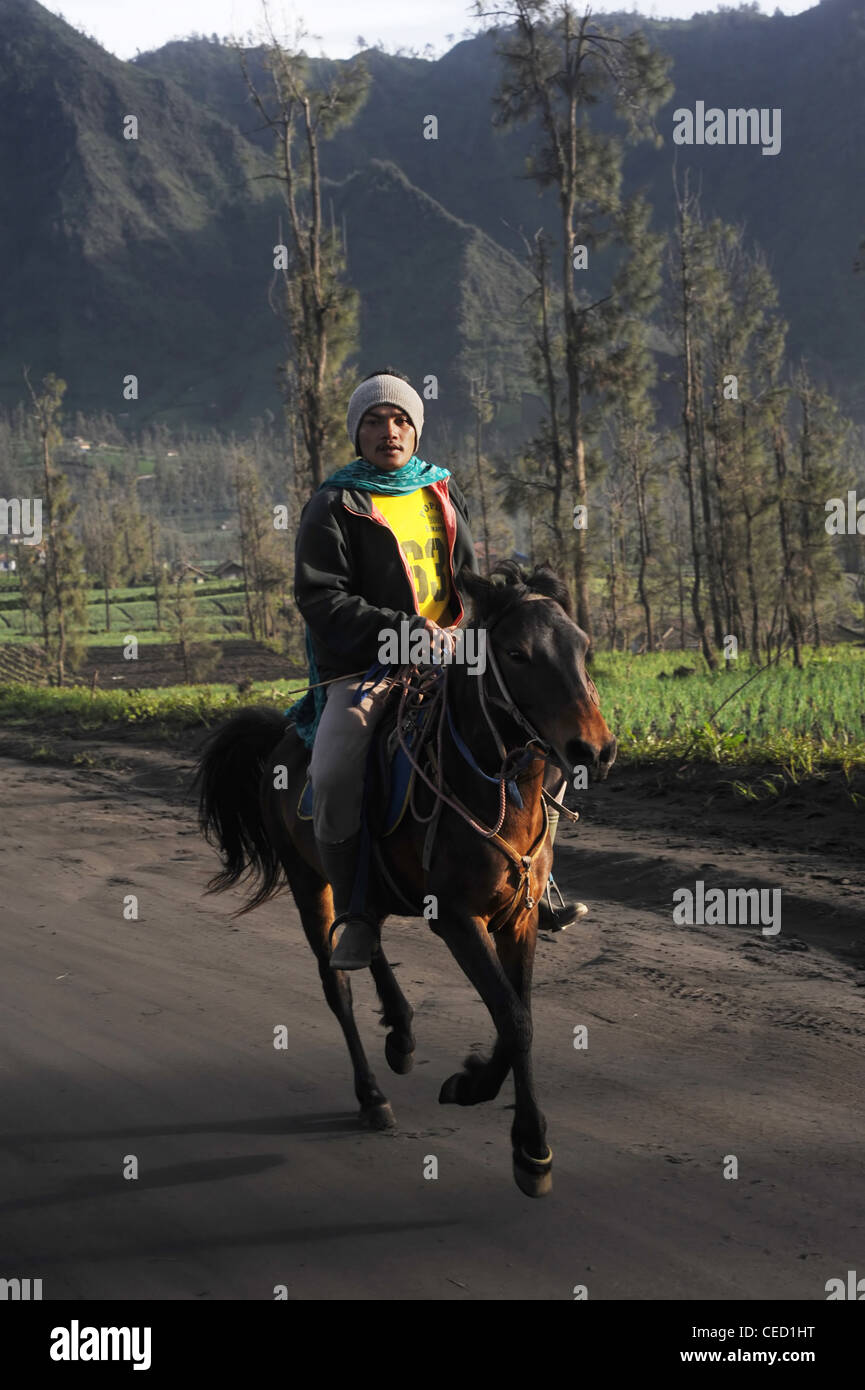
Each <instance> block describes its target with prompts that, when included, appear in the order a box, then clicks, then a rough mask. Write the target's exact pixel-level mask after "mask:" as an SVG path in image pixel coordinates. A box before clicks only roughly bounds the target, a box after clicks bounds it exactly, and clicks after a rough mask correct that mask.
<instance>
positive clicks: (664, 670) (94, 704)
mask: <svg viewBox="0 0 865 1390" xmlns="http://www.w3.org/2000/svg"><path fill="white" fill-rule="evenodd" d="M684 659H686V658H684V657H683V654H682V653H681V652H671V653H661V654H652V655H650V656H639V657H635V656H627V655H620V654H610V653H603V654H601V655H599V656H598V658H597V661H596V664H595V666H594V667H593V672H592V674H593V677H594V680H595V682H596V684H597V686H598V690H599V693H600V698H601V709H602V710H603V713H604V715H605V717H606V719H607V722H608V724H609V725H610V728H611V729H612V731H613V733H614V734H615V735H616V737H617V739H618V741H619V750H620V752H619V757H620V760H621V761H622V762H642V763H656V762H657V763H660V762H666V763H681V762H683V761H688V762H702V763H711V764H728V765H743V766H744V765H749V764H750V765H757V764H772V765H775V766H777V767H779V768H780V769H782V770H785V771H786V772H787V773H788V774H789V775H790V776H792V777H793V778H794V779H795V778H797V777H799V776H807V775H810V774H813V773H819V772H821V771H822V770H824V769H828V768H836V769H842V770H843V771H844V772H845V773H849V772H850V771H851V770H853V769H856V770H859V771H861V770H862V769H865V713H863V701H862V691H863V685H865V651H862V650H860V649H858V648H855V647H848V646H836V647H832V648H823V649H821V650H820V651H819V652H814V651H808V652H806V664H805V668H804V670H801V671H797V670H795V669H794V668H793V667H792V665H791V664H790V658H789V656H787V657H784V658H783V659H782V662H781V664H780V665H779V666H773V667H770V668H769V669H768V670H764V671H762V672H759V674H754V673H755V672H756V670H757V668H756V667H753V666H750V665H749V664H748V662H747V661H739V662H731V663H730V664H729V669H725V670H722V671H718V672H716V673H714V674H709V673H708V672H705V671H703V672H699V671H698V672H697V673H696V674H694V675H689V676H686V677H684V678H676V677H673V676H672V675H669V674H668V673H670V672H672V671H673V669H674V668H675V667H676V666H680V665H682V663H683V660H684ZM687 659H688V660H689V661H690V664H692V665H697V663H698V658H696V657H695V656H694V654H693V653H690V654H687ZM665 675H666V678H665ZM751 675H754V679H753V680H751V681H750V683H749V684H747V685H744V683H745V682H746V681H748V679H749V676H751ZM743 685H744V688H743V689H739V687H741V686H743ZM301 689H302V684H301V683H300V682H298V681H296V680H283V681H275V682H274V681H259V682H256V683H255V684H254V685H253V686H252V687H251V688H250V689H249V690H248V691H246V692H245V693H244V694H243V695H240V694H238V692H237V690H236V688H235V687H234V686H231V685H227V684H222V685H220V684H213V685H201V686H171V687H166V688H164V689H160V690H130V691H121V690H109V691H99V690H96V691H95V692H94V693H93V694H91V692H90V691H89V690H87V689H72V690H56V689H42V688H39V689H36V688H33V687H30V686H23V685H18V686H15V685H6V686H0V721H2V722H3V724H5V725H6V726H7V727H9V726H14V725H27V726H29V727H33V726H34V725H36V726H40V727H44V728H46V729H49V728H50V729H54V730H59V729H64V728H68V729H74V730H82V729H94V730H95V729H99V728H102V727H107V726H113V725H118V724H120V725H123V724H129V725H135V726H138V727H148V728H151V729H153V731H154V732H155V733H159V732H160V731H169V730H171V731H175V732H177V731H180V730H183V729H191V728H200V727H202V726H208V725H211V724H213V723H215V722H218V721H219V720H221V719H222V718H224V717H225V716H226V715H228V714H229V713H231V712H232V711H234V710H236V709H239V708H241V707H243V706H244V705H250V704H269V705H272V706H273V707H274V708H284V707H285V706H286V705H287V704H289V703H290V702H291V700H292V698H294V697H295V695H296V693H297V692H298V691H299V690H301ZM737 691H738V693H734V692H737ZM728 696H732V697H733V698H731V699H730V700H729V701H728V703H726V704H724V705H723V708H719V707H720V706H721V705H722V704H723V702H724V701H725V700H727V697H728Z"/></svg>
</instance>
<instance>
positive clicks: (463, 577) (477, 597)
mask: <svg viewBox="0 0 865 1390" xmlns="http://www.w3.org/2000/svg"><path fill="white" fill-rule="evenodd" d="M460 583H461V584H462V586H463V587H464V588H465V590H466V592H467V593H468V594H469V596H470V597H471V598H472V599H473V601H474V605H475V609H476V612H477V617H478V619H480V620H483V622H485V623H492V622H494V621H495V620H496V619H498V618H501V617H502V616H503V615H504V614H505V613H507V611H508V610H509V609H510V608H513V607H514V605H515V604H517V603H522V602H523V600H524V599H527V598H529V597H530V595H532V594H543V596H544V597H545V598H551V599H555V601H556V603H558V604H559V605H560V606H561V607H562V608H563V609H564V611H565V612H566V613H567V615H568V617H569V618H573V608H572V604H571V596H570V593H569V592H568V587H567V585H566V584H565V583H564V581H563V580H562V579H560V578H559V576H558V575H557V574H556V573H555V571H554V570H552V569H550V567H549V565H538V566H536V567H535V569H533V570H531V571H529V570H525V569H523V568H522V566H521V565H518V564H517V562H516V561H515V560H501V561H500V562H499V563H498V564H497V565H496V567H495V569H494V570H493V571H492V573H491V574H490V576H489V578H488V579H487V578H485V577H484V576H483V575H480V574H475V573H474V571H472V570H467V569H463V570H462V572H461V574H460Z"/></svg>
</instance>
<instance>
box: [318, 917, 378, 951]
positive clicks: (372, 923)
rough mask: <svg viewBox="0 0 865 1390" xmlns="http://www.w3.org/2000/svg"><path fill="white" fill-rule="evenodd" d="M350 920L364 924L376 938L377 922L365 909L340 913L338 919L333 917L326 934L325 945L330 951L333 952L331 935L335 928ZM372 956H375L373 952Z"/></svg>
mask: <svg viewBox="0 0 865 1390" xmlns="http://www.w3.org/2000/svg"><path fill="white" fill-rule="evenodd" d="M352 920H353V921H355V922H356V921H358V920H360V921H363V922H366V924H367V926H368V927H370V928H371V930H372V932H373V935H374V936H378V921H377V920H376V919H375V918H374V917H373V916H372V914H371V913H369V912H367V911H366V909H365V908H361V909H360V911H358V912H341V913H340V914H339V916H338V917H334V919H333V922H332V923H331V926H330V930H329V932H328V933H327V944H328V946H329V947H330V949H331V950H333V934H334V932H335V931H336V929H337V927H341V926H343V925H344V924H345V923H346V922H348V921H352ZM373 955H375V952H373Z"/></svg>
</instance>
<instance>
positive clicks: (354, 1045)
mask: <svg viewBox="0 0 865 1390" xmlns="http://www.w3.org/2000/svg"><path fill="white" fill-rule="evenodd" d="M283 863H284V865H285V871H286V874H287V875H288V878H289V884H290V886H291V891H292V893H293V895H294V900H295V902H296V904H297V908H298V911H299V912H300V920H301V922H302V923H303V930H304V932H305V933H306V939H307V941H308V942H309V944H310V946H311V947H312V950H313V953H314V955H315V958H316V960H317V961H318V975H319V979H320V980H321V986H322V989H323V990H324V997H325V999H326V1000H327V1002H328V1004H329V1005H330V1008H331V1010H332V1011H333V1013H334V1014H335V1015H336V1017H337V1020H338V1022H339V1026H340V1028H341V1029H342V1032H343V1036H344V1037H345V1041H346V1045H347V1046H348V1052H349V1056H350V1057H351V1062H352V1066H353V1067H354V1093H355V1095H356V1096H357V1099H358V1102H359V1104H360V1122H361V1124H362V1125H364V1126H365V1127H366V1128H368V1129H392V1128H393V1126H394V1124H395V1123H396V1122H395V1120H394V1117H393V1111H392V1110H391V1108H390V1104H389V1102H388V1099H387V1096H385V1095H384V1093H383V1092H382V1091H381V1090H379V1087H378V1084H377V1083H376V1079H375V1076H374V1075H373V1072H372V1070H371V1068H370V1065H369V1062H368V1061H367V1059H366V1053H365V1052H364V1050H363V1043H362V1042H361V1040H360V1034H359V1033H358V1031H357V1024H356V1023H355V1019H354V1011H353V1009H352V999H351V981H350V979H349V977H348V974H347V973H346V971H344V970H331V968H330V954H331V948H330V943H329V941H328V932H329V930H330V925H331V923H332V921H333V916H334V912H333V898H332V896H331V892H330V886H329V885H328V884H326V883H324V882H323V880H322V879H321V878H320V876H319V875H318V874H317V873H316V872H315V870H314V869H312V868H311V867H310V866H309V865H307V864H306V862H305V861H300V860H299V858H298V859H294V858H292V860H291V862H290V864H289V863H286V862H285V859H284V860H283Z"/></svg>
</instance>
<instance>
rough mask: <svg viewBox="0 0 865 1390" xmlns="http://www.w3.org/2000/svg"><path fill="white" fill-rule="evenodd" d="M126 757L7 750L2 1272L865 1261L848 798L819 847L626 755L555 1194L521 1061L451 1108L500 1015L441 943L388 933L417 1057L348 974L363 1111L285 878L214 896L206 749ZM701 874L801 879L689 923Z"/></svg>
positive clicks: (568, 862) (791, 1278) (256, 1288)
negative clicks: (75, 765) (378, 1126)
mask: <svg viewBox="0 0 865 1390" xmlns="http://www.w3.org/2000/svg"><path fill="white" fill-rule="evenodd" d="M112 753H116V755H117V758H118V761H119V762H120V763H122V764H123V765H124V766H123V768H122V769H119V770H111V771H100V770H95V769H91V770H87V771H84V770H70V769H69V768H64V767H48V766H37V765H32V764H26V763H23V762H17V761H15V760H12V759H8V758H4V759H2V760H0V768H2V779H0V815H2V824H3V830H4V835H3V840H2V846H0V881H2V898H3V901H4V903H5V907H4V911H3V914H2V928H0V1008H2V1015H0V1016H2V1046H0V1068H2V1073H3V1078H4V1080H3V1104H2V1114H0V1246H2V1258H0V1264H2V1268H0V1274H3V1275H4V1276H7V1277H10V1276H14V1275H17V1276H19V1277H28V1276H29V1277H31V1278H41V1279H42V1280H43V1296H44V1298H46V1299H73V1298H75V1299H78V1298H84V1299H87V1298H116V1299H143V1298H164V1299H229V1298H230V1299H272V1298H273V1297H274V1288H275V1287H276V1286H278V1285H284V1286H285V1287H286V1289H287V1294H288V1297H289V1298H290V1299H308V1298H348V1299H422V1298H431V1299H457V1300H464V1299H472V1300H474V1299H497V1298H518V1299H539V1300H546V1299H571V1298H573V1297H574V1288H575V1286H578V1285H584V1286H585V1287H586V1289H587V1292H588V1297H589V1298H590V1299H621V1298H624V1299H675V1300H690V1299H700V1298H717V1299H756V1300H759V1299H764V1298H790V1299H817V1300H822V1299H825V1297H826V1295H825V1291H824V1288H825V1283H826V1281H827V1280H828V1279H830V1278H834V1277H841V1278H844V1277H846V1272H847V1270H849V1269H861V1268H862V1266H863V1261H865V1222H863V1215H865V1191H863V1177H862V1175H863V1157H865V1130H863V1110H865V1100H863V1094H865V1087H863V1073H865V1064H863V1043H865V989H863V988H862V986H863V985H865V968H863V967H865V885H863V876H862V873H861V831H858V832H857V834H858V836H859V838H860V850H859V856H858V857H859V864H858V865H857V863H856V861H855V858H854V855H853V852H852V851H853V846H854V839H853V831H852V829H850V828H846V827H850V826H852V825H853V824H854V823H855V817H848V818H847V820H846V821H845V822H844V825H843V826H842V827H841V828H840V829H839V828H838V827H836V826H835V825H834V823H833V824H832V825H831V826H830V825H829V823H828V822H827V823H826V825H824V826H823V829H822V836H823V838H822V841H821V840H820V831H821V826H820V824H818V822H816V821H813V820H811V819H810V817H811V816H812V812H813V808H812V809H811V810H809V809H806V810H804V811H802V812H801V815H800V818H799V820H798V821H797V822H796V825H797V826H798V827H799V830H797V829H796V828H795V827H792V826H791V825H788V826H787V830H786V833H783V832H784V827H783V826H782V825H781V824H780V822H772V823H770V821H769V820H767V819H766V818H765V817H764V818H763V819H762V821H761V820H760V817H759V816H758V815H756V814H754V813H751V814H750V815H749V816H743V817H740V818H739V820H735V819H733V820H732V821H731V818H730V817H729V816H719V815H717V814H716V811H715V809H713V807H712V806H710V807H709V808H708V809H706V810H705V811H704V812H703V813H700V814H699V815H698V811H699V807H700V803H699V801H698V799H695V798H694V797H693V796H692V797H691V798H690V799H689V798H688V796H686V795H684V794H683V795H680V796H673V797H670V796H659V795H654V794H653V787H652V785H651V779H648V780H647V779H646V778H643V779H640V778H637V777H634V776H630V777H629V776H628V774H627V773H622V774H621V776H620V779H619V782H618V786H619V787H620V790H619V791H616V790H615V784H614V783H613V782H611V783H609V784H607V786H606V787H605V788H602V789H599V791H598V792H597V793H596V795H595V799H594V800H593V801H591V802H590V801H589V799H588V797H587V798H586V803H585V805H586V809H585V812H584V818H583V820H582V822H581V824H580V826H579V827H577V828H576V829H575V830H573V831H572V830H570V829H568V830H563V833H562V836H561V839H560V845H561V849H560V850H557V863H556V868H557V874H558V876H559V879H560V881H562V882H563V883H564V884H565V885H568V886H570V887H571V888H572V889H574V890H577V891H578V892H579V896H580V897H582V898H583V899H584V900H586V901H587V902H588V903H589V904H590V908H591V911H590V915H589V916H588V917H587V918H585V919H584V920H583V922H582V923H581V924H580V925H579V926H577V927H575V928H573V929H572V930H571V931H569V932H568V933H566V934H564V935H562V936H558V937H555V938H550V939H548V940H542V941H541V942H540V945H539V951H538V960H537V965H536V971H535V996H534V998H535V1008H534V1013H535V1068H536V1075H537V1079H538V1087H539V1095H540V1099H541V1104H542V1106H543V1108H544V1110H545V1113H546V1115H547V1119H548V1123H549V1138H550V1142H551V1144H552V1147H553V1150H554V1154H555V1179H554V1181H555V1186H554V1191H553V1194H552V1196H551V1197H550V1198H548V1199H546V1200H544V1201H539V1202H532V1201H529V1200H528V1199H527V1198H525V1197H524V1196H523V1195H522V1194H521V1193H520V1192H519V1191H518V1190H517V1188H516V1187H515V1185H514V1183H513V1181H512V1178H511V1173H510V1149H509V1143H508V1128H509V1122H510V1112H509V1110H508V1109H507V1107H508V1105H509V1103H510V1100H511V1086H510V1082H508V1083H507V1084H506V1087H505V1089H504V1090H503V1092H502V1095H501V1096H500V1097H499V1099H498V1100H497V1101H495V1102H493V1103H491V1104H490V1105H487V1106H481V1107H478V1108H477V1109H469V1110H464V1109H457V1108H453V1107H441V1106H439V1105H438V1104H437V1095H438V1090H439V1086H440V1084H441V1082H442V1080H443V1079H444V1078H445V1077H446V1076H448V1075H449V1074H450V1073H451V1072H453V1071H454V1070H455V1069H456V1067H457V1065H458V1064H459V1063H460V1062H461V1060H462V1058H463V1057H464V1055H465V1054H466V1053H467V1052H468V1051H469V1050H470V1048H471V1047H472V1045H478V1044H480V1045H482V1046H485V1045H486V1043H487V1040H488V1039H489V1037H490V1032H491V1026H490V1023H489V1020H488V1017H487V1015H486V1012H485V1010H484V1009H483V1007H482V1005H481V1004H480V1002H479V1001H478V1000H477V999H476V997H475V996H474V993H473V991H472V989H471V987H470V986H469V985H468V983H467V982H466V981H465V980H464V978H463V977H462V975H461V974H460V972H459V970H458V969H457V967H456V965H455V964H454V962H453V961H452V960H451V959H450V957H449V956H448V955H447V953H446V950H445V948H444V947H443V946H442V944H441V943H440V942H439V941H438V940H436V938H434V937H433V936H432V935H430V934H429V932H428V930H427V929H426V928H425V927H424V925H423V924H422V923H420V922H409V921H403V920H398V919H392V920H391V921H390V922H389V924H388V925H387V927H386V945H387V949H388V953H389V956H390V958H391V960H392V961H393V962H399V966H398V974H399V977H400V979H401V981H402V983H403V987H404V988H405V990H406V993H407V995H408V997H409V999H410V1001H411V1002H412V1004H413V1006H414V1008H415V1010H416V1013H417V1027H416V1031H417V1035H418V1051H417V1055H416V1066H415V1069H414V1071H413V1073H412V1074H411V1075H409V1076H407V1077H397V1076H394V1075H392V1074H391V1073H390V1072H389V1070H388V1068H387V1066H386V1064H385V1061H384V1056H383V1050H382V1030H381V1029H380V1028H379V1026H378V1022H377V1014H376V1000H375V996H374V992H373V989H372V982H371V980H370V979H369V978H368V977H367V976H366V975H363V976H360V977H358V976H355V977H354V979H355V986H354V988H355V999H356V1003H357V1015H358V1019H359V1023H360V1026H361V1030H362V1033H363V1036H364V1039H365V1042H366V1043H367V1045H368V1049H369V1051H370V1055H371V1056H372V1057H373V1058H374V1059H375V1068H376V1073H377V1076H378V1080H379V1082H380V1084H382V1086H383V1088H384V1090H385V1091H386V1093H387V1094H388V1096H389V1098H390V1100H391V1101H392V1103H393V1107H394V1111H395V1114H396V1118H397V1123H398V1128H397V1129H396V1130H395V1131H392V1132H390V1133H385V1134H370V1133H366V1132H363V1131H360V1130H359V1129H358V1127H357V1123H356V1119H355V1102H354V1096H353V1093H352V1089H351V1080H350V1071H349V1067H348V1059H347V1056H346V1053H345V1049H344V1045H343V1042H342V1038H341V1036H340V1034H339V1032H338V1029H337V1026H336V1023H335V1021H334V1020H333V1018H332V1016H331V1015H330V1013H329V1011H328V1010H327V1008H326V1006H325V1004H324V1001H323V998H322V995H321V991H320V987H319V984H318V979H317V975H316V970H315V967H314V962H313V959H312V956H311V955H310V954H309V952H308V950H307V947H306V944H305V942H304V941H303V938H302V935H301V931H300V926H299V922H298V919H297V915H296V913H295V911H294V908H293V905H292V902H291V900H290V898H289V897H287V896H285V897H282V898H280V899H278V900H277V901H276V902H275V903H272V904H269V905H268V906H266V907H265V908H263V909H261V910H259V911H258V912H256V913H254V914H252V915H251V916H249V917H247V918H245V919H241V920H239V921H236V922H235V921H232V920H231V918H230V915H229V913H230V911H231V909H232V908H233V907H235V906H237V905H238V904H239V901H240V900H239V897H237V896H231V897H223V898H215V899H214V898H210V899H205V898H204V897H203V896H202V890H203V886H204V883H205V881H206V878H207V877H208V876H209V874H210V873H212V872H213V870H214V867H215V864H216V860H215V855H214V852H213V851H212V850H210V849H209V848H208V847H207V846H205V845H204V844H203V842H202V841H200V839H199V838H198V834H197V829H196V825H195V819H194V814H193V809H192V807H191V805H189V804H184V803H183V800H182V798H181V796H180V793H179V790H178V786H179V779H180V778H182V775H183V773H184V766H185V765H184V764H183V762H182V760H175V759H172V756H171V755H170V754H167V753H165V752H155V751H154V752H148V751H147V750H146V749H138V750H136V751H135V752H134V753H132V752H130V750H128V749H124V748H123V747H118V748H117V749H114V750H112V749H110V748H103V749H102V750H101V756H105V757H110V756H111V755H112ZM794 809H795V808H794ZM791 814H792V812H791ZM814 814H817V817H818V821H819V814H820V813H819V811H818V812H816V813H814ZM809 826H810V830H809ZM800 831H801V833H799V832H800ZM812 832H813V833H812ZM812 841H813V842H814V843H817V842H819V843H820V846H821V847H820V848H819V850H814V849H811V848H809V844H810V843H811V842H812ZM697 880H703V881H705V882H706V884H707V885H709V884H712V885H720V886H724V887H733V886H745V887H780V888H781V889H782V893H783V899H782V901H783V922H782V928H781V932H780V933H779V934H778V935H777V936H775V937H768V936H764V935H763V934H762V933H761V930H760V928H759V927H758V926H754V927H730V926H691V927H688V926H676V925H674V923H673V920H672V894H673V890H674V889H675V888H676V887H679V886H688V885H690V886H691V887H693V886H694V884H695V882H696V881H697ZM127 895H135V896H136V897H137V903H138V917H137V920H133V919H128V918H127V917H124V900H125V898H126V897H127ZM126 910H127V912H129V907H128V906H127V908H126ZM857 967H859V968H857ZM280 1025H285V1027H286V1028H287V1030H288V1036H289V1047H288V1049H287V1050H277V1049H276V1048H275V1047H274V1030H275V1029H277V1028H278V1027H279V1026H280ZM580 1025H584V1026H585V1027H586V1028H587V1030H588V1031H587V1042H588V1046H587V1047H585V1048H580V1049H577V1048H575V1046H574V1039H575V1029H576V1028H578V1027H579V1026H580ZM579 1036H580V1035H579V1034H577V1037H578V1038H579ZM429 1156H434V1157H435V1158H436V1159H437V1160H438V1177H437V1178H435V1179H429V1178H425V1177H424V1168H425V1165H426V1166H427V1168H429V1167H430V1165H429V1164H428V1163H427V1159H428V1158H429ZM733 1159H735V1161H736V1162H735V1164H734V1163H733V1162H732V1160H733ZM736 1166H737V1168H738V1176H737V1177H732V1176H728V1177H725V1169H726V1171H727V1172H728V1173H731V1172H732V1171H733V1169H734V1168H735V1167H736ZM136 1167H137V1174H138V1176H137V1178H136V1177H132V1176H128V1177H124V1172H126V1173H128V1174H129V1173H132V1172H134V1171H135V1169H136Z"/></svg>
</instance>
